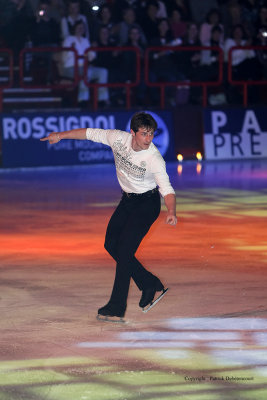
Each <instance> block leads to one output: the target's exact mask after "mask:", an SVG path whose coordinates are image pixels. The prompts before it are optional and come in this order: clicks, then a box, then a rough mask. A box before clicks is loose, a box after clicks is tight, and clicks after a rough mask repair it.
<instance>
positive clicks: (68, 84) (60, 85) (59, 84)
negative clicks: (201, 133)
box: [0, 46, 267, 110]
mask: <svg viewBox="0 0 267 400" xmlns="http://www.w3.org/2000/svg"><path fill="white" fill-rule="evenodd" d="M240 48H241V49H248V50H258V51H260V50H262V51H267V46H246V47H233V48H231V49H230V51H229V54H228V71H227V78H228V81H229V82H230V83H231V84H232V85H241V86H243V93H244V97H243V104H244V106H247V103H248V93H247V92H248V86H249V85H266V84H267V80H258V81H257V80H250V81H242V80H234V79H233V77H232V52H233V51H234V50H236V49H240ZM165 50H166V51H171V52H185V51H187V52H188V51H190V52H192V51H199V52H201V51H202V50H210V51H212V50H214V51H218V76H217V80H216V81H200V80H199V81H196V80H193V81H188V80H187V79H186V80H179V81H176V82H166V81H165V82H151V81H150V79H149V70H150V66H151V57H150V54H151V52H155V51H159V52H160V51H165ZM66 51H72V52H73V53H74V63H75V66H74V75H73V79H66V80H65V79H64V76H60V74H59V77H58V80H56V81H55V82H50V83H47V82H37V83H36V82H34V80H33V81H32V82H26V81H25V73H26V70H25V56H26V55H27V54H28V55H32V56H33V55H34V54H38V53H39V54H40V55H41V53H47V54H48V53H52V54H56V53H57V54H60V53H63V52H66ZM89 51H96V52H100V51H109V52H110V51H120V52H126V51H128V52H129V51H132V52H134V53H135V54H136V79H135V81H134V82H113V83H111V82H107V83H97V82H88V78H87V73H86V69H87V67H88V66H89V62H88V58H87V56H86V57H84V56H82V57H79V56H78V54H77V51H76V50H75V49H74V48H63V47H58V48H55V47H45V48H25V49H23V50H22V51H21V53H20V57H19V84H20V87H22V88H51V89H64V88H76V87H77V86H78V83H79V82H80V80H81V79H83V80H84V82H85V84H86V85H87V86H88V87H89V88H92V89H93V107H94V109H95V110H96V109H97V106H98V105H97V89H98V88H99V87H101V86H102V87H103V86H105V87H111V88H112V87H122V88H125V91H126V107H127V108H128V109H129V108H130V107H131V88H133V87H135V86H137V85H138V84H139V83H140V75H141V72H140V71H141V62H140V59H141V55H140V51H139V49H137V48H135V47H120V48H118V47H103V48H101V47H94V48H89V49H87V50H86V53H85V55H87V54H88V52H89ZM0 53H4V54H7V56H8V61H9V62H8V68H9V74H8V81H7V82H5V83H4V84H3V83H2V82H0V110H2V89H4V88H10V87H12V85H13V76H14V68H13V53H12V50H9V49H0ZM79 58H83V59H84V60H85V63H84V71H83V73H82V76H79V67H78V60H79ZM223 64H224V63H223V52H222V50H221V48H219V47H208V46H195V47H193V46H192V47H190V46H189V47H183V46H175V47H174V46H159V47H149V48H147V49H146V52H145V58H144V79H145V84H146V85H147V86H149V87H158V88H159V89H160V106H161V108H163V107H164V105H165V88H166V87H168V86H199V87H201V88H202V91H203V96H202V103H203V106H206V105H207V89H208V87H212V86H213V87H216V86H219V85H221V84H222V81H223Z"/></svg>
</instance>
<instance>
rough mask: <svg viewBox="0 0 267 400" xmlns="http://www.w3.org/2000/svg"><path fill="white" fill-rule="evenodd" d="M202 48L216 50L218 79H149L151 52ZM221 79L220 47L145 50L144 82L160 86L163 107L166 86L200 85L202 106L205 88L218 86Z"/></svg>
mask: <svg viewBox="0 0 267 400" xmlns="http://www.w3.org/2000/svg"><path fill="white" fill-rule="evenodd" d="M202 50H210V51H217V52H218V79H217V81H196V80H194V81H190V80H188V79H185V80H179V81H178V80H177V81H175V82H174V81H172V82H167V81H161V82H151V81H150V79H149V71H150V66H151V62H152V59H151V57H150V53H151V52H155V51H156V52H162V51H170V52H172V53H178V52H184V51H190V52H193V51H196V52H201V51H202ZM222 80H223V51H222V49H221V48H220V47H215V46H212V47H208V46H153V47H148V48H147V49H146V52H145V83H146V85H147V86H150V87H158V88H160V106H161V108H164V106H165V88H166V87H167V86H178V85H179V86H201V87H202V93H203V96H202V104H203V106H206V105H207V88H208V87H209V86H220V85H221V84H222Z"/></svg>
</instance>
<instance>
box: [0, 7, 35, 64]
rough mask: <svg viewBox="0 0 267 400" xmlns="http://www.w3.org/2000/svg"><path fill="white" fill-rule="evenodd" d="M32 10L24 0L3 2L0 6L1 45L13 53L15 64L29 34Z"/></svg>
mask: <svg viewBox="0 0 267 400" xmlns="http://www.w3.org/2000/svg"><path fill="white" fill-rule="evenodd" d="M33 16H34V14H33V10H32V8H31V7H30V6H29V4H28V2H26V0H5V1H2V2H1V6H0V29H1V37H2V43H3V44H5V46H6V47H8V48H9V49H12V50H13V52H14V60H15V63H17V61H18V56H19V52H20V51H21V50H22V49H23V47H24V46H25V43H26V42H27V38H28V36H29V34H30V26H31V20H32V18H33Z"/></svg>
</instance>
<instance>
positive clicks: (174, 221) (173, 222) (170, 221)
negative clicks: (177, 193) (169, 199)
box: [166, 214, 177, 225]
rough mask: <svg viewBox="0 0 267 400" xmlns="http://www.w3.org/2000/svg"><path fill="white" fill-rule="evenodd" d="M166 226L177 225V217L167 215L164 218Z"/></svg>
mask: <svg viewBox="0 0 267 400" xmlns="http://www.w3.org/2000/svg"><path fill="white" fill-rule="evenodd" d="M166 224H169V225H176V224H177V217H176V215H172V214H168V215H167V218H166Z"/></svg>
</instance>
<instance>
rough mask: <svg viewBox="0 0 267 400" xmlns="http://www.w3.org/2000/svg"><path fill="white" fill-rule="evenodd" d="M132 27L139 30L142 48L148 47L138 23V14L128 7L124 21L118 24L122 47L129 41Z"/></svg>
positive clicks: (124, 12) (124, 14)
mask: <svg viewBox="0 0 267 400" xmlns="http://www.w3.org/2000/svg"><path fill="white" fill-rule="evenodd" d="M132 27H135V28H138V35H139V38H138V40H140V41H141V42H142V46H146V44H147V41H146V37H145V35H144V32H143V31H142V28H141V26H140V25H138V24H137V23H136V14H135V11H134V9H133V8H131V7H128V8H125V9H124V10H123V20H122V21H121V22H120V23H119V24H118V37H119V44H120V45H121V46H123V45H125V43H127V42H128V40H129V32H130V30H131V28H132Z"/></svg>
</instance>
